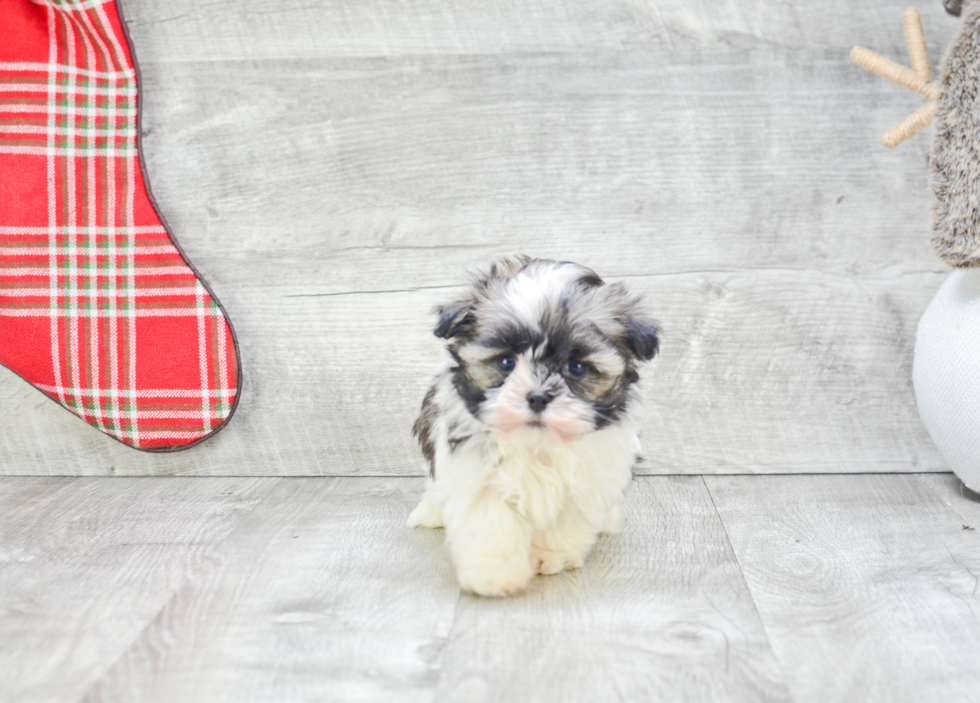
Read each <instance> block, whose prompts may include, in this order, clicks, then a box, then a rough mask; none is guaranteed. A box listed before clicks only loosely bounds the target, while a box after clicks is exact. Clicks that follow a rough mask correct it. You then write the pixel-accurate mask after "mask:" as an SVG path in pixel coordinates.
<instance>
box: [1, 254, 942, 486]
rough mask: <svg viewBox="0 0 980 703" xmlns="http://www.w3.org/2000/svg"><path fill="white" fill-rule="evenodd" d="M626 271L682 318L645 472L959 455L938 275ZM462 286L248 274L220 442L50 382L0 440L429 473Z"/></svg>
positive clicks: (81, 452) (259, 470)
mask: <svg viewBox="0 0 980 703" xmlns="http://www.w3.org/2000/svg"><path fill="white" fill-rule="evenodd" d="M628 280H629V282H630V284H631V286H632V287H633V289H634V290H636V291H637V292H641V293H643V294H645V295H646V296H647V298H648V299H649V301H650V305H651V307H652V309H653V310H655V311H656V313H657V315H658V317H660V319H661V320H662V322H663V323H664V326H665V329H666V330H667V333H666V336H665V338H664V344H663V352H662V356H661V358H660V359H659V360H658V361H656V362H654V363H653V364H651V365H650V366H649V367H648V368H647V369H646V371H645V376H646V378H645V382H644V394H645V406H646V411H645V414H646V420H645V422H644V425H643V429H644V433H645V444H646V449H647V459H646V461H645V463H644V464H642V465H641V466H640V467H639V469H638V470H639V472H641V473H655V474H669V473H712V472H720V473H726V472H727V473H738V472H786V471H789V472H797V471H799V472H821V471H830V472H842V471H855V470H860V471H922V470H945V463H944V461H943V459H942V458H941V457H940V456H939V454H938V452H937V451H936V450H935V448H934V447H933V445H932V442H931V440H930V439H929V437H928V436H927V434H926V432H925V431H924V429H922V427H921V425H920V423H919V420H918V415H917V412H916V409H915V400H914V394H913V392H912V388H911V372H910V366H911V360H912V358H911V357H912V343H913V338H912V336H911V335H910V334H907V333H906V331H905V330H907V329H908V328H907V327H903V326H902V322H901V321H902V320H906V319H908V318H912V317H914V316H915V315H916V314H917V310H918V306H919V305H920V299H921V297H922V296H923V294H924V293H926V294H927V293H928V291H929V290H931V288H932V286H933V285H934V283H935V277H934V276H933V275H932V274H924V275H919V276H917V275H912V274H910V275H906V276H902V277H900V282H899V280H897V279H896V278H886V279H885V280H874V279H864V280H853V279H849V278H845V277H839V276H829V275H822V274H816V273H811V272H793V271H786V272H783V271H775V272H774V271H759V272H754V273H751V274H746V273H741V274H739V273H731V274H726V273H710V274H709V273H699V274H690V275H685V276H663V277H661V276H651V277H637V278H631V279H628ZM899 286H900V289H898V287H899ZM286 290H287V291H288V290H289V289H288V287H286ZM451 292H452V291H448V290H447V291H441V290H437V291H414V292H403V293H379V294H352V295H345V296H298V297H291V296H290V294H289V293H287V292H280V291H277V290H266V289H257V290H253V291H250V292H249V293H248V297H247V304H246V305H243V306H241V307H240V310H241V315H240V316H239V318H238V324H239V326H240V329H243V330H245V331H246V332H247V334H248V336H247V337H245V335H244V334H243V340H242V351H243V356H244V362H245V364H246V365H247V367H249V368H252V369H254V370H255V374H254V377H253V378H251V379H249V378H247V379H246V387H245V393H244V396H243V400H242V404H241V408H240V410H239V414H238V416H237V417H236V418H235V420H234V421H233V423H232V424H231V425H230V426H229V428H228V429H227V430H225V431H223V432H222V433H221V434H220V435H219V436H218V437H216V438H215V439H214V440H213V441H212V442H209V443H208V444H206V445H205V446H203V447H201V448H200V449H194V450H191V451H190V452H184V453H176V454H172V455H167V456H156V455H141V454H138V453H136V452H133V451H132V450H131V449H128V448H126V447H124V446H122V445H118V444H117V443H116V442H113V441H112V440H109V439H107V438H105V437H103V436H101V435H100V434H99V433H97V432H95V431H93V430H90V429H89V428H87V427H85V426H84V425H82V424H81V422H80V421H79V420H77V419H76V418H73V417H72V416H70V415H69V414H68V413H66V412H64V411H63V410H61V409H60V408H58V407H57V406H56V405H55V404H53V403H50V402H48V401H43V398H41V397H37V398H34V401H35V404H36V405H37V408H36V410H34V411H33V414H28V413H24V412H22V411H21V412H18V409H19V408H21V407H22V406H19V405H18V404H16V403H12V404H4V403H0V421H3V422H5V423H6V426H7V427H8V428H10V429H11V431H10V432H9V433H5V434H4V436H3V437H0V448H2V450H3V451H5V452H7V454H8V456H13V457H15V459H14V460H13V461H12V462H11V463H10V464H8V465H12V466H14V467H16V470H17V471H19V472H21V473H73V472H76V471H77V472H79V473H88V472H98V471H106V469H107V468H108V467H111V470H112V471H113V472H114V473H116V474H126V473H130V474H152V473H158V474H159V473H174V474H191V473H196V474H204V475H208V474H214V475H220V474H263V473H266V474H273V475H391V474H402V475H422V474H423V473H424V469H423V466H422V463H421V458H420V455H419V452H418V450H417V448H416V447H415V445H414V440H413V439H412V437H411V431H410V430H411V424H412V421H413V420H414V418H415V415H416V413H417V411H418V407H419V404H420V403H421V398H422V396H423V394H424V392H425V389H426V387H427V384H428V382H429V379H430V378H431V373H432V371H433V369H434V368H435V365H436V361H437V358H438V353H439V346H440V345H439V341H438V340H436V339H435V338H434V337H433V336H432V334H431V332H430V328H431V325H432V319H431V317H430V315H429V312H428V311H429V310H430V309H431V308H432V306H433V305H435V304H436V303H437V302H441V301H444V300H445V299H446V298H447V297H449V295H450V294H451ZM12 381H13V382H15V385H16V386H17V388H15V389H14V391H15V392H20V391H21V389H20V386H24V385H25V384H23V382H22V381H20V380H19V379H12ZM2 388H5V386H0V389H2ZM28 390H29V389H28ZM42 401H43V402H42ZM41 412H44V413H45V414H46V420H47V421H50V422H51V424H52V426H53V427H56V428H58V431H59V432H60V433H61V434H54V433H49V435H51V434H54V437H49V439H48V442H47V443H46V444H45V453H46V454H45V456H43V457H37V456H32V455H33V454H34V451H35V449H34V445H32V444H31V443H30V442H29V441H28V440H27V438H30V437H32V436H36V435H32V434H31V433H32V432H33V431H37V430H36V429H35V428H36V427H37V426H38V425H39V420H38V413H41ZM79 444H81V445H82V447H79V446H78V445H79ZM25 467H27V468H26V469H25Z"/></svg>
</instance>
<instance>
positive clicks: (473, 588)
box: [456, 553, 534, 598]
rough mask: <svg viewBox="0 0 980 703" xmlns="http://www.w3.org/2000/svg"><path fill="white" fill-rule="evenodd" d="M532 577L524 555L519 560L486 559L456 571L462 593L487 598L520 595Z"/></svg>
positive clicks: (464, 565)
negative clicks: (467, 592) (465, 592)
mask: <svg viewBox="0 0 980 703" xmlns="http://www.w3.org/2000/svg"><path fill="white" fill-rule="evenodd" d="M533 575H534V572H533V571H532V569H531V565H530V563H529V562H528V561H527V559H526V553H525V556H522V557H521V558H519V559H515V558H513V557H508V558H506V559H490V558H486V559H481V560H479V561H475V562H469V563H467V564H462V565H460V566H459V567H458V568H457V569H456V578H457V579H459V585H460V586H461V587H462V588H463V590H464V591H469V592H470V593H476V594H477V595H480V596H487V597H488V598H503V597H504V596H513V595H515V594H517V593H520V592H521V591H523V590H524V588H525V587H526V586H527V582H528V581H530V580H531V577H532V576H533Z"/></svg>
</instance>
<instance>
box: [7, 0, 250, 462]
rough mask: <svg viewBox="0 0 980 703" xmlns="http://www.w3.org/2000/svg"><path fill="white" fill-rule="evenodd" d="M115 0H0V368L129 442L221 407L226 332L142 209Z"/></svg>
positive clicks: (161, 437) (214, 420) (164, 436)
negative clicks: (6, 368)
mask: <svg viewBox="0 0 980 703" xmlns="http://www.w3.org/2000/svg"><path fill="white" fill-rule="evenodd" d="M138 89H139V84H138V80H137V73H136V70H135V65H134V62H133V57H132V53H131V49H130V47H129V44H128V40H127V37H126V34H125V33H124V31H123V26H122V23H121V22H120V19H119V15H118V11H117V8H116V5H115V2H112V1H106V0H0V363H2V364H3V365H4V366H6V367H8V368H9V369H11V370H12V371H14V373H17V374H19V375H20V376H22V377H23V378H24V379H26V380H27V381H28V382H29V383H31V384H33V385H34V386H35V387H37V388H38V389H40V390H41V391H42V392H43V393H45V394H47V395H48V396H50V397H51V398H52V399H54V400H56V401H57V402H58V403H60V404H61V405H63V406H64V407H66V408H68V410H70V411H71V412H73V413H74V414H76V415H78V416H79V417H80V418H82V419H83V420H85V421H86V422H88V423H89V424H91V425H93V426H94V427H96V428H98V429H99V430H101V431H102V432H105V433H106V434H108V435H110V436H112V437H115V438H116V439H118V440H120V441H121V442H125V443H126V444H128V445H130V446H133V447H137V448H139V449H152V450H168V449H177V448H181V447H185V446H187V445H189V444H193V443H194V442H197V441H198V440H201V439H203V438H205V437H207V436H208V435H210V434H212V433H214V432H215V431H216V430H217V429H218V428H220V427H221V426H222V425H223V424H224V423H225V422H226V421H227V420H228V418H229V417H230V416H231V414H232V412H233V411H234V408H235V403H236V400H237V398H238V388H239V384H240V375H239V365H238V354H237V349H236V345H235V340H234V336H233V333H232V330H231V327H230V326H229V324H228V321H227V319H226V318H225V316H224V313H223V311H222V309H221V307H220V306H219V304H218V301H217V300H216V299H215V298H214V296H212V295H211V294H210V292H209V290H208V288H207V286H205V285H204V283H203V282H201V281H200V280H199V279H198V277H197V276H196V275H195V273H194V271H193V270H192V269H191V268H190V267H189V265H188V264H187V262H186V261H185V259H184V258H183V256H182V254H181V252H180V250H179V249H178V248H177V246H176V243H175V242H174V240H173V239H172V238H171V237H170V235H169V232H168V230H167V229H166V228H165V226H164V225H163V223H162V221H161V219H160V217H159V216H158V214H157V213H156V209H155V207H154V203H153V201H152V199H151V197H150V195H149V194H148V191H147V187H146V182H145V180H144V174H143V169H142V162H141V160H140V156H139V120H138V106H139V103H138V99H137V95H138Z"/></svg>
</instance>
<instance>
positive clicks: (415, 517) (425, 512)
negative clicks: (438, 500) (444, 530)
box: [408, 496, 442, 528]
mask: <svg viewBox="0 0 980 703" xmlns="http://www.w3.org/2000/svg"><path fill="white" fill-rule="evenodd" d="M408 526H409V527H432V528H435V527H442V508H440V507H439V506H438V505H433V504H432V503H430V502H429V499H428V498H426V497H425V496H423V497H422V500H421V502H419V504H418V505H416V506H415V510H413V511H412V513H411V514H410V515H409V516H408Z"/></svg>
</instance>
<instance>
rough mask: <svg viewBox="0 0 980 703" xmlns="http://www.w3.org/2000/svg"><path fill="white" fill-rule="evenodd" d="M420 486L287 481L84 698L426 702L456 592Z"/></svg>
mask: <svg viewBox="0 0 980 703" xmlns="http://www.w3.org/2000/svg"><path fill="white" fill-rule="evenodd" d="M422 487H423V481H422V480H421V479H396V478H387V479H371V478H358V479H287V480H284V481H283V482H281V483H280V484H279V485H278V486H277V488H276V489H275V490H274V491H273V492H272V493H270V494H269V495H268V496H267V497H266V498H265V499H264V500H263V502H262V504H261V505H260V506H258V507H257V508H256V510H255V511H253V513H252V514H251V515H250V516H249V518H248V519H247V520H246V521H244V522H243V523H242V525H241V526H240V527H239V529H238V530H236V532H235V533H234V534H233V535H232V536H231V537H229V538H228V539H227V540H226V541H225V542H224V544H223V545H222V547H221V549H220V550H218V551H217V552H215V554H214V556H213V560H212V563H211V565H210V566H211V568H209V569H207V570H205V571H204V572H202V573H201V574H200V575H199V576H198V577H197V578H195V579H192V580H191V581H189V582H188V584H187V585H186V586H185V587H184V588H183V589H182V590H181V591H180V592H178V593H177V594H176V595H175V596H174V598H173V599H172V600H171V601H170V603H169V604H168V606H167V607H166V608H165V609H163V610H162V611H161V612H160V613H159V615H158V616H157V617H156V619H155V620H154V621H153V623H151V624H150V625H149V627H147V628H146V629H145V630H144V631H143V632H142V634H141V635H140V637H139V639H137V640H136V641H135V642H134V643H133V646H132V647H131V648H130V649H129V651H128V652H127V653H126V654H125V656H123V657H121V658H120V659H119V660H118V662H116V664H115V665H114V666H113V667H112V668H111V670H109V671H108V672H107V673H106V674H105V676H104V677H103V678H102V680H101V681H99V682H98V683H97V684H96V685H95V686H93V688H92V689H91V690H90V691H89V692H88V694H87V695H86V696H85V698H84V700H86V701H134V700H139V701H182V702H186V703H192V702H194V701H202V702H206V703H220V702H221V701H242V700H249V701H283V700H290V701H355V700H362V701H381V700H384V701H402V700H406V701H416V700H430V699H431V697H432V688H433V687H434V686H435V685H436V682H437V681H438V678H439V667H438V659H439V654H440V651H441V650H442V647H443V646H444V644H445V641H446V637H447V635H448V633H449V630H450V627H451V624H452V620H453V613H454V611H455V608H456V602H457V599H458V594H459V590H458V588H457V586H456V583H455V579H454V578H453V574H452V570H451V568H450V567H449V564H448V560H447V559H446V558H445V554H444V553H443V550H442V547H441V541H442V535H441V533H439V532H432V531H422V530H410V529H408V528H407V527H405V520H406V519H407V517H408V513H409V511H410V510H411V508H412V507H413V506H414V502H415V501H417V500H418V498H419V497H420V496H421V493H422Z"/></svg>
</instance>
